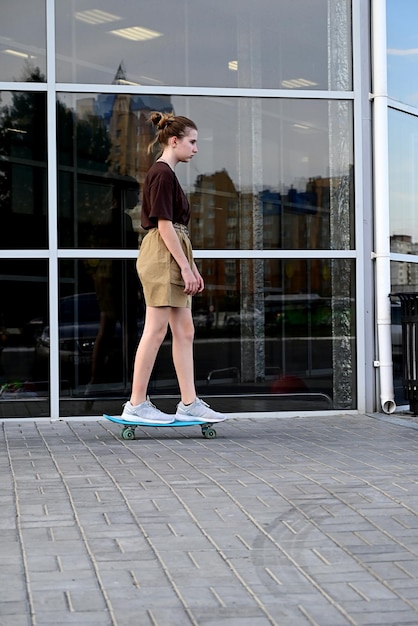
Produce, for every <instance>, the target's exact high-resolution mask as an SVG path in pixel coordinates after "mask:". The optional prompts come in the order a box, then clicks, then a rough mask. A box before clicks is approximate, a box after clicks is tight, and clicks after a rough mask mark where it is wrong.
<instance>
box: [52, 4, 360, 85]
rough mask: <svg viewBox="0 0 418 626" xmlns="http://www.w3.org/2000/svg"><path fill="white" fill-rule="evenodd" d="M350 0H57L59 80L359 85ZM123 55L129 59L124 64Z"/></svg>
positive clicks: (163, 83)
mask: <svg viewBox="0 0 418 626" xmlns="http://www.w3.org/2000/svg"><path fill="white" fill-rule="evenodd" d="M350 5H351V2H350V1H349V0H315V2H312V0H298V2H297V3H295V2H293V1H290V0H280V1H277V0H258V2H252V1H251V0H227V1H225V0H213V1H212V2H209V3H208V2H207V1H206V0H194V1H193V2H190V1H189V0H154V1H153V2H146V3H142V5H141V10H140V11H138V3H137V2H134V1H133V0H130V1H127V2H124V3H118V4H117V5H115V4H114V3H110V2H109V1H106V2H102V3H101V5H100V10H99V9H92V7H91V5H90V4H88V3H86V2H85V0H74V1H73V2H72V3H67V2H59V3H57V5H56V17H57V38H56V42H57V75H58V80H59V81H60V82H75V83H107V84H109V83H111V82H112V81H114V82H116V83H119V84H139V85H186V86H198V87H199V86H202V87H247V88H268V89H270V88H276V89H280V88H281V89H295V90H297V89H341V90H347V89H350V88H351V24H350V21H351V10H350ZM121 59H123V64H122V65H119V64H120V63H121Z"/></svg>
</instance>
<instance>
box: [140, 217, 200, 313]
mask: <svg viewBox="0 0 418 626" xmlns="http://www.w3.org/2000/svg"><path fill="white" fill-rule="evenodd" d="M176 233H177V236H178V238H179V240H180V243H181V245H182V248H183V252H184V254H185V255H186V257H187V259H188V261H189V263H190V267H192V266H193V251H192V244H191V242H190V239H189V237H188V236H187V234H186V233H185V232H183V231H182V230H179V229H177V228H176ZM136 270H137V272H138V276H139V279H140V281H141V283H142V288H143V290H144V298H145V304H146V305H147V306H172V307H183V308H184V307H186V308H189V309H190V308H191V306H192V298H191V296H189V295H187V294H185V293H184V281H183V279H182V277H181V271H180V267H179V265H178V263H177V262H176V261H175V260H174V258H173V256H172V255H171V253H170V252H169V250H168V249H167V246H166V245H165V243H164V241H163V239H162V237H161V235H160V233H159V230H158V228H152V229H151V230H150V231H148V233H147V234H146V235H145V237H144V239H143V240H142V243H141V247H140V249H139V255H138V259H137V262H136Z"/></svg>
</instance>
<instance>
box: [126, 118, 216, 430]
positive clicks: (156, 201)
mask: <svg viewBox="0 0 418 626" xmlns="http://www.w3.org/2000/svg"><path fill="white" fill-rule="evenodd" d="M150 120H151V122H152V124H153V125H154V126H155V127H156V130H157V134H156V137H155V139H154V141H153V142H152V143H151V145H150V147H149V150H151V149H152V147H153V146H154V144H156V143H157V142H159V144H160V145H161V147H162V154H161V156H160V158H159V159H157V161H156V162H155V163H154V164H153V165H152V166H151V168H150V169H149V171H148V173H147V176H146V178H145V182H144V188H143V200H142V214H141V224H142V227H143V228H144V229H145V230H147V231H148V232H147V234H146V235H145V237H144V239H143V241H142V244H141V248H140V251H139V256H138V261H137V271H138V276H139V278H140V280H141V283H142V286H143V290H144V297H145V304H146V313H145V325H144V332H143V334H142V337H141V340H140V342H139V345H138V349H137V353H136V357H135V364H134V375H133V381H132V394H131V398H130V400H129V401H128V402H127V403H126V404H125V407H124V410H123V413H122V419H124V420H126V421H130V422H137V421H141V422H143V421H146V422H149V423H151V424H170V423H171V422H173V421H174V419H176V420H180V421H189V420H191V421H193V420H200V421H204V422H220V421H223V420H225V419H226V416H225V415H223V414H222V413H217V412H216V411H214V410H213V409H211V408H210V407H209V406H208V405H207V404H206V403H205V402H203V401H202V400H201V399H200V398H198V397H197V395H196V388H195V382H194V364H193V340H194V324H193V319H192V312H191V300H192V296H194V295H195V294H197V293H200V292H201V291H203V289H204V282H203V278H202V277H201V275H200V273H199V271H198V269H197V267H196V264H195V262H194V260H193V252H192V246H191V243H190V239H189V236H188V231H187V224H188V222H189V219H190V207H189V203H188V201H187V198H186V196H185V194H184V192H183V190H182V188H181V187H180V183H179V182H178V180H177V177H176V175H175V173H174V169H175V167H176V165H177V163H180V162H181V163H188V162H189V161H190V160H191V159H192V158H193V156H194V155H195V154H196V153H197V127H196V125H195V123H194V122H193V121H192V120H190V119H188V118H187V117H182V116H178V115H174V114H165V113H159V112H154V113H152V114H151V116H150ZM168 325H170V329H171V333H172V338H173V340H172V341H173V343H172V354H173V362H174V367H175V370H176V375H177V380H178V383H179V387H180V393H181V402H179V404H178V405H177V412H176V415H175V416H173V415H167V414H166V413H162V412H161V411H159V410H158V409H157V408H156V407H155V406H154V405H153V404H152V403H151V402H150V401H149V399H148V398H147V388H148V383H149V379H150V376H151V373H152V369H153V367H154V363H155V359H156V357H157V353H158V350H159V348H160V346H161V343H162V342H163V340H164V337H165V336H166V333H167V327H168Z"/></svg>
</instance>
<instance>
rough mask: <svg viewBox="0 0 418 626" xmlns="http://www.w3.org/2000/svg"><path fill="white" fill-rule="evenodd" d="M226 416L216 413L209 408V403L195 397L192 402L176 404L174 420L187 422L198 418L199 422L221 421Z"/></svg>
mask: <svg viewBox="0 0 418 626" xmlns="http://www.w3.org/2000/svg"><path fill="white" fill-rule="evenodd" d="M226 419H227V417H226V415H224V414H223V413H218V412H217V411H214V410H213V409H211V408H210V406H209V404H206V402H203V400H201V399H200V398H196V400H195V401H194V402H192V404H183V402H179V403H178V405H177V413H176V420H178V421H179V422H188V421H191V422H192V421H193V420H198V421H199V422H210V423H214V424H216V422H223V421H224V420H226Z"/></svg>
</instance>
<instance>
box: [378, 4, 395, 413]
mask: <svg viewBox="0 0 418 626" xmlns="http://www.w3.org/2000/svg"><path fill="white" fill-rule="evenodd" d="M386 55H387V42H386V0H372V80H373V93H372V99H373V160H374V185H373V191H374V217H375V220H374V221H375V261H376V272H375V276H376V318H377V343H378V357H377V360H376V366H377V367H378V368H379V373H380V377H379V378H380V402H381V407H382V410H383V411H384V412H385V413H393V412H394V410H395V409H396V404H395V401H394V390H393V364H392V341H391V318H390V298H389V294H390V288H391V285H390V229H389V157H388V151H389V142H388V94H387V60H386Z"/></svg>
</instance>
